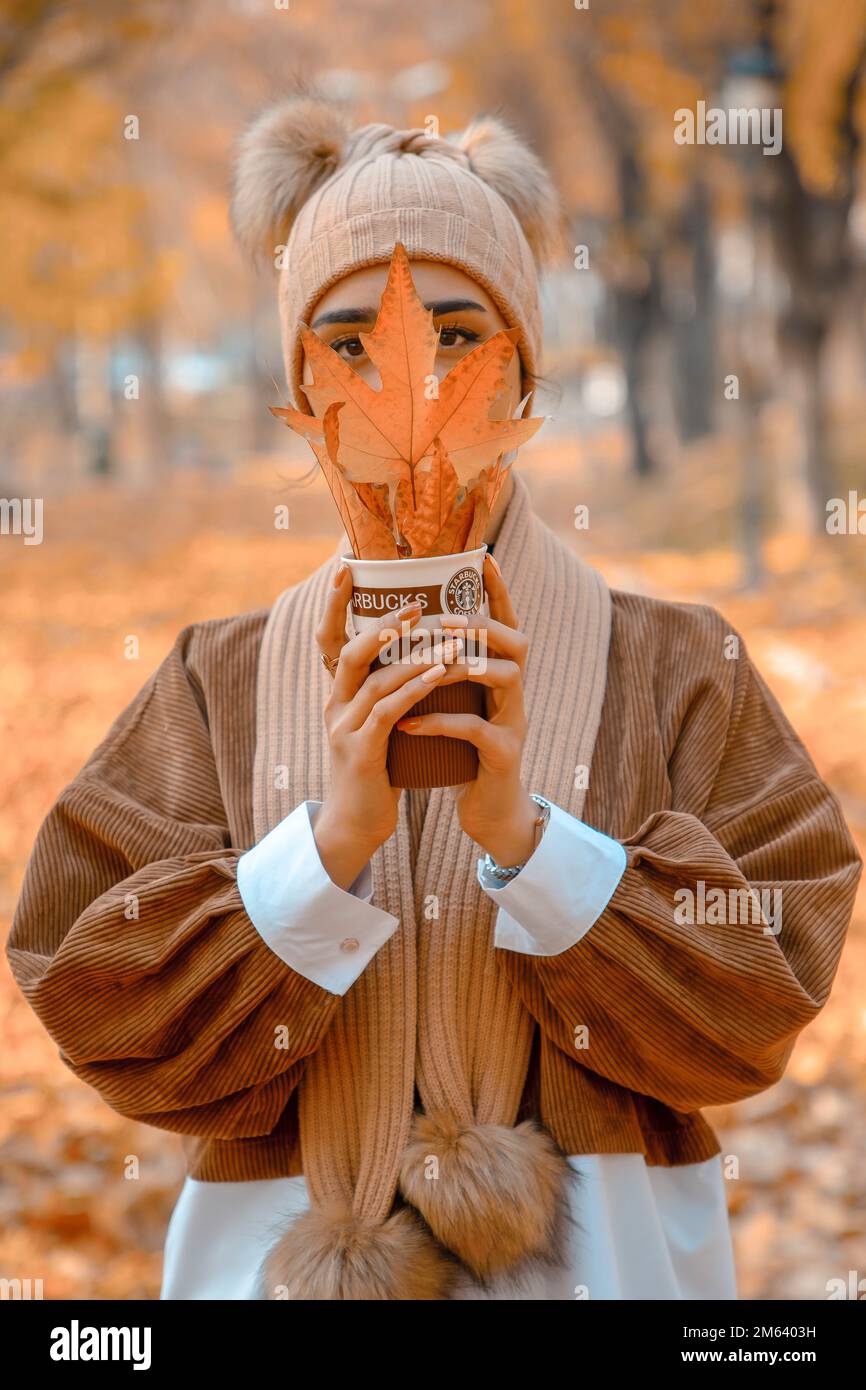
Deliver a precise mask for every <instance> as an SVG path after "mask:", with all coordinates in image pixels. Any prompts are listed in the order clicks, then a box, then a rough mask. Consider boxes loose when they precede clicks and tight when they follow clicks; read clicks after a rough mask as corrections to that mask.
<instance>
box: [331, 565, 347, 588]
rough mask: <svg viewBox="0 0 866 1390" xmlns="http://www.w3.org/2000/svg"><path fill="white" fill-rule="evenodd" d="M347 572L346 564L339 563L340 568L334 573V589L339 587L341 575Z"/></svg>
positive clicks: (341, 580)
mask: <svg viewBox="0 0 866 1390" xmlns="http://www.w3.org/2000/svg"><path fill="white" fill-rule="evenodd" d="M347 572H348V566H346V565H341V566H340V568H339V569H338V570H337V573H336V574H335V575H334V588H335V589H339V587H340V585H341V583H342V582H343V575H344V574H346V573H347Z"/></svg>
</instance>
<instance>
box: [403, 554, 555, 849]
mask: <svg viewBox="0 0 866 1390" xmlns="http://www.w3.org/2000/svg"><path fill="white" fill-rule="evenodd" d="M484 586H485V589H486V590H487V596H488V599H489V603H490V617H489V618H484V617H479V616H475V617H473V618H471V619H466V618H463V619H460V618H455V619H452V618H443V619H442V620H441V621H442V627H443V628H447V629H451V630H452V631H453V632H454V634H455V635H456V633H457V632H458V631H459V629H460V627H464V628H465V627H467V626H471V627H472V628H474V629H476V630H477V629H479V628H484V629H486V632H487V650H488V658H487V662H486V669H485V670H480V669H479V670H473V668H472V667H471V665H466V664H464V663H463V662H462V661H457V662H455V663H454V664H453V665H452V666H451V668H450V669H449V671H448V672H447V674H446V675H445V677H444V679H443V680H442V681H441V684H442V685H450V684H451V683H452V681H456V680H466V679H469V680H474V681H480V682H481V684H483V685H486V686H487V691H488V694H487V718H486V719H482V718H481V717H480V716H479V715H477V714H422V715H415V716H413V717H410V718H404V719H400V720H399V721H398V725H397V727H398V728H400V729H403V730H404V731H405V732H406V733H407V734H418V735H420V736H423V735H429V734H446V735H447V736H448V737H449V738H464V739H467V740H468V741H469V742H470V743H474V745H475V747H476V748H477V749H478V775H477V776H476V778H475V780H474V781H473V782H465V783H464V784H463V785H462V786H460V787H455V788H454V797H455V800H456V802H457V814H458V816H459V817H460V824H461V826H462V828H463V829H464V830H465V832H466V834H467V835H469V836H471V838H472V839H473V840H474V841H475V843H476V844H479V845H480V846H481V848H482V849H485V850H487V852H488V853H489V854H490V855H492V857H493V858H494V859H495V860H496V862H497V864H502V865H503V866H506V865H511V864H521V863H523V861H524V860H526V859H528V858H529V856H530V855H531V854H532V851H533V849H534V847H535V833H536V827H535V822H536V819H537V816H538V807H537V805H536V804H535V802H534V801H533V800H532V798H531V797H530V795H529V793H528V792H527V791H526V789H525V787H524V786H523V783H522V782H521V780H520V761H521V756H522V754H523V742H524V739H525V737H526V713H525V710H524V708H523V670H524V666H525V664H526V653H527V649H528V642H527V639H526V637H525V636H524V634H523V633H522V632H520V631H519V629H518V627H517V617H516V615H515V612H514V608H513V606H512V603H511V599H510V598H509V596H508V589H507V588H506V585H505V580H504V579H503V578H502V574H501V572H500V569H499V566H498V565H497V563H496V561H495V560H494V558H493V556H492V555H487V556H485V561H484Z"/></svg>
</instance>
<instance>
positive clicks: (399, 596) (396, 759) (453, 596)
mask: <svg viewBox="0 0 866 1390" xmlns="http://www.w3.org/2000/svg"><path fill="white" fill-rule="evenodd" d="M486 551H487V546H486V545H482V546H481V547H480V548H479V549H478V550H467V551H464V552H463V553H461V554H459V555H430V556H423V557H421V558H420V559H416V560H356V559H355V557H354V555H344V556H343V557H342V558H343V562H344V563H345V564H346V565H347V566H348V568H349V570H350V572H351V575H352V601H351V604H350V610H351V614H352V626H353V629H354V631H355V632H356V633H358V632H363V631H364V630H365V628H369V627H378V626H379V623H380V621H381V619H382V618H384V617H386V616H387V614H389V613H396V612H397V611H398V609H400V608H402V607H404V605H405V604H407V603H410V602H411V601H412V600H413V599H417V600H418V601H419V603H420V604H421V617H420V618H419V620H418V622H417V623H415V624H414V626H413V628H412V629H411V632H412V633H414V632H416V631H417V630H418V629H419V628H426V629H428V630H429V631H430V632H433V633H437V634H439V640H441V625H442V619H443V618H447V617H449V616H450V615H453V614H458V613H462V614H464V615H465V616H466V617H468V618H469V620H470V628H471V620H472V616H473V614H478V613H486V612H487V611H488V610H487V603H486V599H485V594H484V574H483V567H484V556H485V553H486ZM396 630H397V628H396V624H395V631H396ZM423 641H424V639H423V638H421V639H416V644H417V645H416V647H415V650H419V648H420V644H421V643H422V642H423ZM404 646H406V644H405V643H404ZM394 648H395V651H396V648H397V643H396V642H395V644H394ZM404 659H409V658H408V655H406V656H404ZM379 664H380V663H379V661H378V660H377V661H376V662H375V663H374V667H375V666H376V665H379ZM416 669H417V670H418V671H419V672H420V671H421V670H422V669H423V666H422V665H420V664H419V663H416ZM485 712H486V703H485V698H484V686H483V685H480V684H478V683H477V682H475V681H470V680H464V681H458V682H456V683H455V684H454V685H445V686H440V687H439V688H437V689H434V690H431V692H430V694H429V695H425V696H424V698H423V699H421V700H419V701H418V702H417V704H415V705H413V706H412V709H411V711H407V714H408V713H411V714H413V715H416V714H435V713H447V714H480V715H482V716H483V715H484V714H485ZM477 772H478V753H477V751H476V749H475V746H474V744H471V743H467V742H466V740H465V739H458V738H445V737H443V736H441V735H438V734H437V735H431V736H430V737H428V736H427V735H425V734H418V735H412V734H404V733H403V732H402V731H401V730H400V729H393V730H392V732H391V737H390V739H389V742H388V777H389V779H390V782H391V785H392V787H452V786H456V785H457V784H459V783H460V782H471V781H472V780H473V779H474V778H475V776H476V774H477Z"/></svg>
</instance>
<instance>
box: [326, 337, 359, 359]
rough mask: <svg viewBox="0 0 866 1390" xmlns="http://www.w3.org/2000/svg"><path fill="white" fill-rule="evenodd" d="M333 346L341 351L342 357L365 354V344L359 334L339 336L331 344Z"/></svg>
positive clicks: (335, 349) (337, 350)
mask: <svg viewBox="0 0 866 1390" xmlns="http://www.w3.org/2000/svg"><path fill="white" fill-rule="evenodd" d="M331 347H332V348H333V349H334V351H335V352H339V353H340V355H341V356H342V357H363V356H364V345H363V343H362V342H361V339H360V338H358V337H357V336H356V337H353V338H337V339H336V341H335V342H333V343H332V344H331Z"/></svg>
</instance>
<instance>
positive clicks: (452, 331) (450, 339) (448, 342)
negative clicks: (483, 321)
mask: <svg viewBox="0 0 866 1390" xmlns="http://www.w3.org/2000/svg"><path fill="white" fill-rule="evenodd" d="M478 338H479V334H477V333H476V332H474V330H473V329H471V328H461V327H460V326H459V324H456V323H446V324H443V325H442V327H441V328H440V329H439V346H440V347H443V348H450V347H459V346H460V344H461V343H477V342H478Z"/></svg>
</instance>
